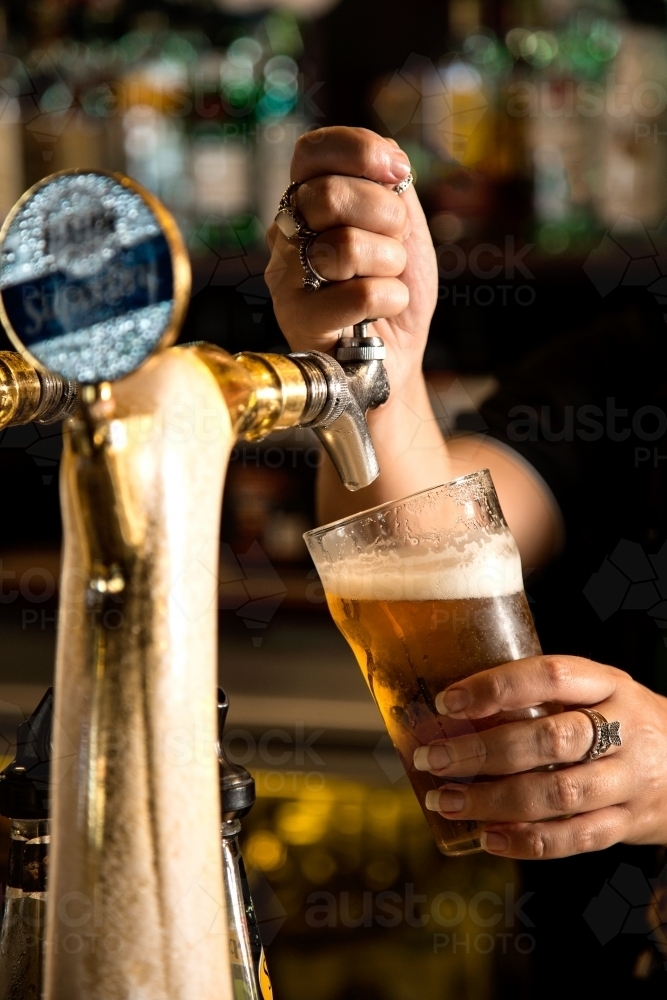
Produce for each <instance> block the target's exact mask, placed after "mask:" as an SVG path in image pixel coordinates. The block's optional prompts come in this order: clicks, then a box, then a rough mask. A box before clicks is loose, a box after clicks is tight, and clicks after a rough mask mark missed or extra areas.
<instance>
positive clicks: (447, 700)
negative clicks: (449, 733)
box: [435, 688, 470, 715]
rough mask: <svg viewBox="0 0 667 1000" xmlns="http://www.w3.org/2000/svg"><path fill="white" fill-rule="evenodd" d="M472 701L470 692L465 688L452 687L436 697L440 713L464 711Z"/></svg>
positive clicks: (447, 713) (436, 705)
mask: <svg viewBox="0 0 667 1000" xmlns="http://www.w3.org/2000/svg"><path fill="white" fill-rule="evenodd" d="M469 703H470V693H469V692H468V691H466V689H465V688H450V690H449V691H443V692H442V693H441V694H439V695H438V696H437V698H436V699H435V707H436V709H437V711H438V712H439V713H440V715H451V714H452V712H462V711H463V709H464V708H467V706H468V705H469Z"/></svg>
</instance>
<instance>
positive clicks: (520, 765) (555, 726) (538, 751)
mask: <svg viewBox="0 0 667 1000" xmlns="http://www.w3.org/2000/svg"><path fill="white" fill-rule="evenodd" d="M602 708H604V706H602ZM595 736H596V731H595V728H594V726H593V723H592V722H591V720H590V719H589V718H588V716H586V715H584V713H583V712H562V713H559V714H557V715H548V716H545V717H544V718H541V719H526V720H524V721H521V722H508V723H506V724H505V725H501V726H495V727H494V728H493V729H486V730H484V732H481V733H471V734H470V735H465V736H455V737H452V738H451V739H448V740H439V741H438V742H437V743H432V744H431V745H430V746H427V747H418V749H417V750H415V755H414V765H415V767H416V769H417V770H418V771H430V772H431V773H432V774H435V775H438V777H448V776H451V777H457V778H465V777H469V776H473V775H477V774H516V773H518V772H520V771H532V770H533V769H534V768H536V767H545V766H547V765H549V764H573V763H576V762H577V761H580V760H582V759H583V758H584V757H585V756H586V754H587V753H589V752H590V751H591V750H592V749H593V742H594V740H595ZM616 751H617V747H615V746H614V745H613V744H612V746H611V747H609V750H608V751H607V754H608V755H611V754H613V753H615V752H616Z"/></svg>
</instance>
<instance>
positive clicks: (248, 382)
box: [0, 171, 389, 1000]
mask: <svg viewBox="0 0 667 1000" xmlns="http://www.w3.org/2000/svg"><path fill="white" fill-rule="evenodd" d="M0 243H1V247H0V317H1V318H2V322H3V324H4V326H5V328H6V330H7V332H8V333H9V336H10V337H11V339H12V341H13V343H14V344H15V346H16V347H17V350H18V352H19V353H16V354H14V353H10V352H5V353H1V354H0V427H3V426H8V425H10V424H18V423H27V422H29V421H31V420H41V421H45V422H48V421H52V420H58V419H65V429H64V452H63V459H62V464H61V478H60V489H61V499H62V509H63V527H64V548H63V560H62V572H61V581H60V608H59V625H58V647H57V663H56V680H55V709H54V732H53V755H52V765H51V766H52V773H51V781H52V828H51V854H50V862H49V867H50V874H49V885H48V916H47V925H48V931H47V943H46V984H45V994H44V995H45V997H46V1000H127V998H128V997H132V998H136V1000H232V997H233V993H232V985H231V975H230V966H229V958H228V949H227V934H226V920H225V897H224V890H223V873H222V865H221V854H220V797H219V772H218V760H217V757H216V753H215V745H216V737H217V700H216V690H217V634H216V628H217V614H216V612H217V600H216V598H217V592H216V586H217V584H216V581H217V568H218V567H217V561H218V553H219V522H220V510H221V502H222V491H223V485H224V479H225V474H226V469H227V462H228V459H229V454H230V451H231V448H232V446H233V444H234V442H235V440H236V439H237V438H239V437H241V438H243V439H245V440H250V441H257V440H260V439H262V438H263V437H265V436H266V435H267V434H269V433H271V432H272V431H275V430H279V429H284V428H289V427H295V426H307V427H312V428H313V429H314V431H315V433H316V434H318V436H319V437H320V440H321V441H322V443H323V446H324V447H325V448H326V449H327V451H328V453H329V454H330V456H331V458H332V459H333V461H334V464H335V465H336V468H337V469H338V471H339V473H340V475H341V478H342V479H343V481H344V482H345V484H346V485H347V486H348V488H350V489H358V488H361V487H363V486H365V485H367V484H368V483H370V482H372V481H373V479H375V477H376V476H377V474H378V471H379V470H378V467H377V462H376V459H375V454H374V452H373V448H372V444H371V441H370V437H369V435H368V429H367V427H366V423H365V413H366V410H367V409H368V408H369V407H373V406H377V405H379V404H380V403H382V402H384V401H385V399H386V398H387V395H388V391H389V390H388V385H387V381H386V375H385V372H384V367H383V365H382V360H381V359H382V354H383V349H382V344H381V341H377V339H376V338H368V339H365V333H366V331H365V329H361V331H360V336H359V335H358V336H357V337H356V338H349V339H348V340H347V341H344V342H341V349H340V356H341V360H340V362H339V361H337V360H334V359H333V358H331V357H329V356H328V355H324V354H319V353H317V352H310V353H305V354H297V355H289V356H283V355H272V354H249V353H246V354H240V355H237V356H236V357H235V358H234V357H231V356H230V355H229V354H227V353H226V352H225V351H223V350H221V349H219V348H217V347H214V346H210V345H206V344H192V345H187V346H182V347H173V346H171V345H172V344H173V343H174V341H175V339H176V337H177V335H178V332H179V330H180V327H181V323H182V320H183V317H184V314H185V310H186V308H187V304H188V299H189V292H190V270H189V263H188V258H187V254H186V251H185V248H184V246H183V243H182V240H181V237H180V234H179V232H178V230H177V228H176V226H175V224H174V222H173V220H172V219H171V217H170V216H169V214H168V213H167V212H166V210H165V209H164V207H163V206H162V205H161V204H160V203H159V202H158V201H157V200H156V199H155V198H153V196H151V195H150V194H149V193H148V192H146V191H144V190H143V189H142V188H140V187H139V186H138V185H136V184H135V183H134V182H132V181H130V180H128V179H127V178H125V177H122V176H120V175H111V174H103V173H95V172H91V171H74V172H64V173H62V174H57V175H54V176H53V177H50V178H47V179H46V180H45V181H42V182H41V183H40V184H38V185H37V186H36V187H34V188H32V189H31V190H30V191H28V192H27V193H26V194H25V195H24V196H23V198H22V199H21V201H20V202H19V203H18V205H17V206H16V207H15V208H14V209H13V211H12V213H11V214H10V216H9V217H8V219H7V221H6V222H5V225H4V227H3V230H2V233H1V234H0ZM355 332H356V333H357V334H359V331H355ZM359 340H361V341H362V345H361V346H359ZM371 340H372V341H373V343H372V344H370V341H371ZM371 348H372V349H371ZM175 743H177V744H178V751H177V752H176V751H174V749H173V747H174V745H175ZM184 747H185V752H184V749H183V748H184Z"/></svg>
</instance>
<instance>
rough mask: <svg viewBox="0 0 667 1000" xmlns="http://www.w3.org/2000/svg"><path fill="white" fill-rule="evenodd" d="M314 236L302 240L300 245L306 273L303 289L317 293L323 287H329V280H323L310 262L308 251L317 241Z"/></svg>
mask: <svg viewBox="0 0 667 1000" xmlns="http://www.w3.org/2000/svg"><path fill="white" fill-rule="evenodd" d="M316 235H317V234H315V235H314V236H308V237H306V238H305V239H302V240H301V242H300V243H299V260H300V261H301V266H302V268H303V269H304V271H305V276H304V279H303V287H304V288H305V289H307V290H308V291H310V292H316V291H317V290H318V288H321V287H322V285H328V284H329V279H328V278H323V277H322V275H321V274H320V273H319V272H318V271H317V270H316V268H314V267H313V265H312V264H311V262H310V257H309V256H308V251H309V250H310V248H311V246H312V245H313V243H314V241H315V236H316Z"/></svg>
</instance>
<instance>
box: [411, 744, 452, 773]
mask: <svg viewBox="0 0 667 1000" xmlns="http://www.w3.org/2000/svg"><path fill="white" fill-rule="evenodd" d="M413 761H414V765H415V768H416V769H417V770H418V771H438V770H440V769H441V768H443V767H449V765H450V764H451V762H452V758H451V754H450V752H449V750H448V749H447V747H443V746H431V747H417V749H416V750H415V755H414V757H413Z"/></svg>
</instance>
